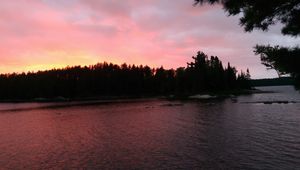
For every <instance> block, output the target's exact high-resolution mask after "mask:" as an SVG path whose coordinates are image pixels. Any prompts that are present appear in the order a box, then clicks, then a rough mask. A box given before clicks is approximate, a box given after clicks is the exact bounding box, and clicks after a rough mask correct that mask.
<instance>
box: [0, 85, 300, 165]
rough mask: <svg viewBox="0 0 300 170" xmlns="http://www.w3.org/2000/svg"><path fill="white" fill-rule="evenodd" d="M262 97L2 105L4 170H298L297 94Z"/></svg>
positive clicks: (287, 89) (280, 90) (282, 91)
mask: <svg viewBox="0 0 300 170" xmlns="http://www.w3.org/2000/svg"><path fill="white" fill-rule="evenodd" d="M259 89H262V90H266V91H274V93H261V94H252V95H246V96H239V97H237V98H234V99H231V98H228V99H224V100H208V101H206V102H199V101H168V100H163V99H143V100H132V101H128V102H116V103H106V104H105V103H98V104H97V103H93V104H88V103H84V104H72V103H59V104H57V103H18V104H10V103H2V104H0V169H270V170H276V169H299V168H300V103H299V102H300V94H299V93H298V92H296V91H295V90H294V89H293V87H291V86H281V87H260V88H259ZM278 101H284V102H278ZM286 101H288V102H286ZM273 102H274V103H273Z"/></svg>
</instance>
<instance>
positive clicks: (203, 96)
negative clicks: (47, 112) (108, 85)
mask: <svg viewBox="0 0 300 170" xmlns="http://www.w3.org/2000/svg"><path fill="white" fill-rule="evenodd" d="M254 93H273V92H272V91H262V90H259V89H255V88H253V89H248V90H245V89H243V90H233V91H222V92H206V93H205V92H203V93H198V94H180V95H164V96H162V95H159V96H158V95H132V96H128V95H127V96H126V95H122V96H94V97H80V98H79V97H76V98H66V97H62V96H58V97H55V98H43V97H38V98H34V99H6V100H0V103H71V102H72V103H79V102H80V103H82V104H84V103H91V104H93V103H95V104H101V103H103V104H105V103H116V102H119V103H122V102H131V101H136V100H147V99H168V100H208V99H222V98H232V97H234V96H240V95H251V94H254Z"/></svg>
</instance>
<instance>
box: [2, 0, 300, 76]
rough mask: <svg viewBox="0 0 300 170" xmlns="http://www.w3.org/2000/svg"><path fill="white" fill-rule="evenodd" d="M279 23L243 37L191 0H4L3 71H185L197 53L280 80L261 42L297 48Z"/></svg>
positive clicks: (219, 14) (220, 15)
mask: <svg viewBox="0 0 300 170" xmlns="http://www.w3.org/2000/svg"><path fill="white" fill-rule="evenodd" d="M280 28H281V26H280V25H276V26H273V27H271V29H270V30H269V31H268V32H263V31H259V30H257V31H256V30H255V31H253V32H251V33H245V32H244V30H243V28H242V27H241V26H240V25H239V19H238V16H235V17H228V16H227V14H226V13H225V12H224V11H223V9H222V7H221V6H219V5H215V6H209V5H204V6H196V7H195V6H193V0H172V1H170V0H126V1H120V0H17V1H0V73H12V72H18V73H20V72H27V71H37V70H46V69H52V68H63V67H66V66H73V65H92V64H96V63H97V62H103V61H107V62H113V63H116V64H122V63H124V62H126V63H128V64H138V65H140V64H143V65H149V66H151V67H160V66H164V67H165V68H177V67H185V66H186V63H187V62H190V61H191V60H192V58H191V57H192V56H193V55H195V54H196V52H197V51H203V52H204V53H206V54H208V55H209V56H211V55H214V56H218V57H219V58H220V59H221V60H222V61H223V62H224V63H225V64H224V65H226V63H227V62H230V63H231V65H233V66H236V68H237V70H241V69H242V70H246V69H247V68H249V70H250V73H251V76H252V78H270V77H276V76H277V74H276V72H275V71H274V70H267V69H266V68H265V66H263V65H262V64H260V58H259V56H255V55H254V53H253V47H254V46H255V45H256V44H265V45H267V44H270V45H284V46H294V45H297V43H298V44H299V39H296V38H292V37H289V36H282V35H281V33H280Z"/></svg>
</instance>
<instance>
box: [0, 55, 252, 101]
mask: <svg viewBox="0 0 300 170" xmlns="http://www.w3.org/2000/svg"><path fill="white" fill-rule="evenodd" d="M193 59H194V62H191V63H188V67H187V68H178V69H177V70H173V69H168V70H166V69H164V68H163V67H160V68H156V69H152V68H150V67H148V66H142V65H141V66H136V65H127V64H122V65H121V66H119V65H116V64H112V63H106V62H104V63H98V64H96V65H92V66H89V67H87V66H85V67H81V66H75V67H67V68H64V69H53V70H49V71H39V72H36V73H30V72H29V73H26V74H25V73H22V74H2V75H0V94H1V95H0V99H2V100H5V99H15V100H16V99H18V100H25V99H33V98H55V97H58V96H62V97H66V98H71V99H76V98H88V97H100V96H147V95H168V94H177V95H180V94H192V93H200V92H210V91H223V90H232V89H240V88H250V86H249V85H250V84H249V81H248V80H249V79H250V77H249V76H250V75H249V74H247V75H245V74H244V73H242V74H240V75H238V77H237V76H236V69H235V68H234V67H231V66H230V64H229V63H228V66H227V68H223V66H222V62H221V61H220V60H219V59H218V57H214V56H212V57H211V58H210V59H208V57H207V55H205V54H204V53H202V52H198V54H197V56H196V57H193Z"/></svg>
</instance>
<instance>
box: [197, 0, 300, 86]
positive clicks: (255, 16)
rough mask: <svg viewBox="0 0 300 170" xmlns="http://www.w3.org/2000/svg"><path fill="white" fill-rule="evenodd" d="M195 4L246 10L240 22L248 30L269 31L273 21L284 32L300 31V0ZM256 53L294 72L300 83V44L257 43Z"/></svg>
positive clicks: (265, 61)
mask: <svg viewBox="0 0 300 170" xmlns="http://www.w3.org/2000/svg"><path fill="white" fill-rule="evenodd" d="M194 2H195V5H197V4H203V3H210V4H215V3H220V4H222V5H223V7H224V10H225V11H226V12H227V13H228V14H229V15H238V14H240V13H241V14H242V16H241V18H240V24H241V25H242V26H243V27H244V29H245V31H252V30H253V29H261V30H264V31H267V30H268V28H269V26H270V25H274V24H276V23H281V24H282V25H283V27H282V30H281V32H282V34H283V35H290V36H295V37H297V36H299V35H300V0H194ZM254 52H255V54H256V55H260V57H261V60H262V63H263V64H264V65H266V66H267V67H268V68H272V69H276V70H277V71H278V73H279V75H280V74H291V75H292V76H293V77H294V78H295V79H296V80H298V81H297V82H298V83H297V84H298V85H300V78H299V75H300V71H299V69H298V67H299V65H300V59H299V57H300V55H299V47H294V48H291V47H279V46H275V47H270V46H269V45H267V46H265V45H256V47H255V51H254Z"/></svg>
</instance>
